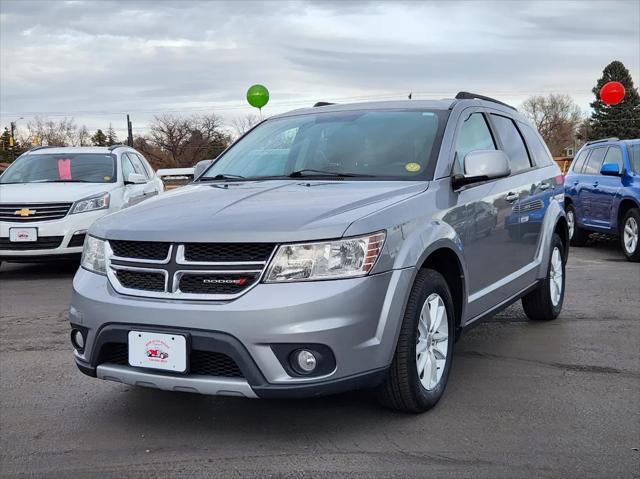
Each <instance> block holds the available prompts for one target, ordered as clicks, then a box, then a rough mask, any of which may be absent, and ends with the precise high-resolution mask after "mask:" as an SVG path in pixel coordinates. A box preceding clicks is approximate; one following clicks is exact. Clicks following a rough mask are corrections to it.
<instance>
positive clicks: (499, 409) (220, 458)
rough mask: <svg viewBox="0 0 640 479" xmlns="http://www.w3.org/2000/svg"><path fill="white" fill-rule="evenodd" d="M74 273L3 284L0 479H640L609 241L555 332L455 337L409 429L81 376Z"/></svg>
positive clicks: (37, 272)
mask: <svg viewBox="0 0 640 479" xmlns="http://www.w3.org/2000/svg"><path fill="white" fill-rule="evenodd" d="M76 267H77V265H73V264H48V265H7V264H3V265H2V267H1V268H0V405H1V408H0V473H1V475H2V476H3V477H21V476H24V477H26V476H29V477H32V476H36V477H74V476H75V477H101V478H105V477H129V476H133V477H176V476H187V477H212V476H214V477H225V478H233V477H245V476H248V477H334V476H340V477H362V478H369V477H402V478H405V477H433V478H439V477H491V478H498V477H504V478H515V477H576V478H591V477H593V478H620V477H638V476H639V475H640V452H639V451H638V448H640V266H639V265H638V264H637V263H636V264H632V263H628V262H627V261H625V259H624V257H623V255H622V253H621V252H619V250H618V247H617V244H616V243H614V242H611V241H604V242H598V243H596V244H595V245H592V246H591V247H589V248H572V249H571V255H570V260H569V264H568V267H567V274H568V280H567V288H566V290H567V295H566V298H565V305H564V311H563V313H562V315H561V316H560V318H559V319H558V320H556V321H553V322H550V323H544V324H541V323H530V322H528V321H526V319H525V317H524V313H523V312H522V308H521V306H520V304H519V303H517V304H516V305H514V306H512V307H510V308H509V309H507V310H506V311H504V312H502V313H501V314H500V315H498V316H497V317H495V318H493V319H491V320H489V321H487V322H484V323H483V324H482V325H480V326H478V327H477V328H475V329H473V330H471V331H469V332H468V334H466V335H464V336H463V337H462V338H461V340H460V341H459V342H458V344H457V346H456V353H455V356H454V362H453V369H452V374H451V377H450V379H449V384H448V387H447V391H446V393H445V395H444V397H443V399H442V401H441V402H440V403H439V404H438V406H437V407H436V408H435V409H433V410H432V411H430V412H428V413H426V414H423V415H418V416H413V415H406V414H400V413H396V412H392V411H388V410H385V409H381V408H380V407H379V406H378V405H377V404H376V402H375V400H374V399H373V397H372V395H371V394H370V393H367V392H355V393H349V394H343V395H339V396H334V397H328V398H318V399H309V400H277V401H276V400H248V399H236V398H222V397H220V398H217V397H206V396H199V395H193V394H189V393H170V392H162V391H155V390H151V389H143V388H132V387H130V386H125V385H120V384H116V383H111V382H104V381H100V380H97V379H92V378H89V377H86V376H84V375H82V374H81V373H80V372H79V371H77V370H76V367H75V365H74V363H73V356H72V352H71V346H70V344H69V340H68V333H69V328H68V323H67V319H66V312H67V308H68V303H69V298H70V293H71V280H72V277H73V274H74V272H75V268H76ZM176 321H179V318H176Z"/></svg>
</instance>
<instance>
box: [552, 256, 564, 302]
mask: <svg viewBox="0 0 640 479" xmlns="http://www.w3.org/2000/svg"><path fill="white" fill-rule="evenodd" d="M563 275H564V273H563V271H562V255H561V254H560V249H559V248H558V247H557V246H556V247H555V248H553V252H552V253H551V267H550V271H549V289H550V293H551V303H552V304H553V305H554V306H558V304H559V303H560V298H562V287H563V284H562V277H563Z"/></svg>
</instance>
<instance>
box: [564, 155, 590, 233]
mask: <svg viewBox="0 0 640 479" xmlns="http://www.w3.org/2000/svg"><path fill="white" fill-rule="evenodd" d="M590 153H591V150H590V149H587V148H583V149H582V150H580V153H579V154H578V156H577V158H576V159H575V160H574V161H573V165H571V169H570V170H569V172H568V173H567V176H566V178H565V183H564V184H565V193H566V194H567V196H568V197H569V198H570V199H571V202H572V203H573V207H574V208H575V212H576V218H575V219H576V221H577V222H578V223H579V224H584V207H583V205H582V203H581V201H580V190H581V189H582V182H583V179H584V175H583V174H582V169H583V168H584V165H585V163H586V162H587V160H588V158H589V154H590ZM587 179H588V178H587Z"/></svg>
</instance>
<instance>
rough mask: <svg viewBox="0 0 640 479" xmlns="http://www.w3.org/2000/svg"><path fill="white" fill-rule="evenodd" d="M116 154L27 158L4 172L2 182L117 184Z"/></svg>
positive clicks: (45, 155) (27, 156) (78, 154)
mask: <svg viewBox="0 0 640 479" xmlns="http://www.w3.org/2000/svg"><path fill="white" fill-rule="evenodd" d="M115 168H116V162H115V159H114V157H113V155H110V154H104V153H59V154H35V155H33V154H32V155H29V154H27V155H23V156H21V157H20V158H18V159H17V160H16V161H14V162H13V164H12V165H11V166H10V167H9V168H8V169H7V171H5V172H4V174H3V175H2V177H1V178H0V183H2V184H7V183H67V182H68V183H73V182H81V183H113V182H114V181H115V180H116V173H115V171H116V169H115Z"/></svg>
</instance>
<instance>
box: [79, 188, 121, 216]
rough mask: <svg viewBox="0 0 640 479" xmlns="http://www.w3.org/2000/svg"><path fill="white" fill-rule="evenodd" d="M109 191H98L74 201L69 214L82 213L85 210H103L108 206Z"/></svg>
mask: <svg viewBox="0 0 640 479" xmlns="http://www.w3.org/2000/svg"><path fill="white" fill-rule="evenodd" d="M110 199H111V195H110V194H109V193H100V194H99V195H94V196H89V197H88V198H84V199H82V200H78V201H76V203H75V204H74V205H73V208H71V214H75V213H84V212H86V211H95V210H105V209H107V208H109V200H110Z"/></svg>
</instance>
